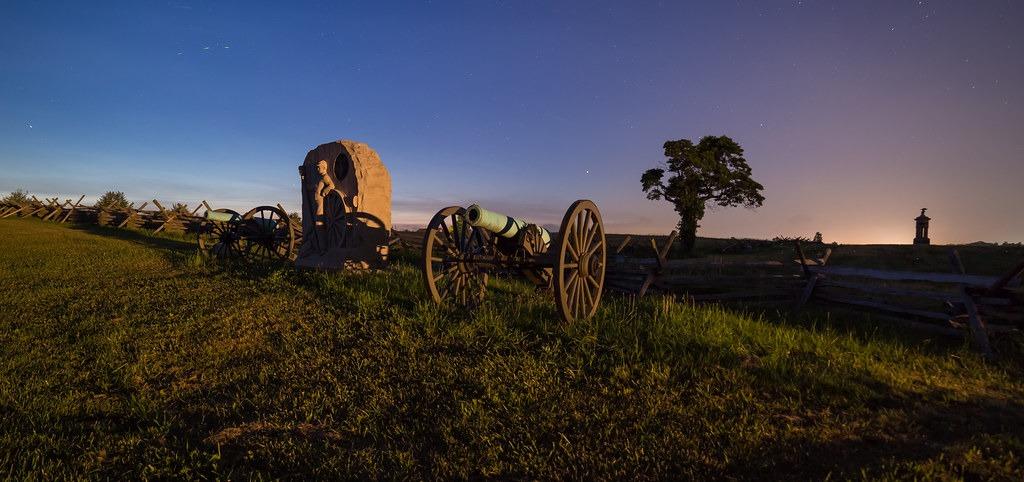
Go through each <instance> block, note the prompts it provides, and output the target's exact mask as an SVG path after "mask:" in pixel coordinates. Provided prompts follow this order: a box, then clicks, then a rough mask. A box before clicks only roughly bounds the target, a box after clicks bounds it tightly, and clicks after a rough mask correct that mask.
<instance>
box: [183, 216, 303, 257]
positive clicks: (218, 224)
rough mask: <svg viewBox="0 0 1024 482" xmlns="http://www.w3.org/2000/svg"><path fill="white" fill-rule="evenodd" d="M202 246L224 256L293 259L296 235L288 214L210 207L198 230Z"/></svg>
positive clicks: (208, 251) (205, 249)
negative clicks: (243, 211) (242, 211)
mask: <svg viewBox="0 0 1024 482" xmlns="http://www.w3.org/2000/svg"><path fill="white" fill-rule="evenodd" d="M197 237H198V241H199V249H200V250H202V251H205V252H207V253H209V254H210V255H212V256H215V257H218V258H222V259H237V258H244V259H250V260H267V261H274V260H283V261H287V260H291V259H293V258H294V253H295V246H296V236H295V230H294V229H293V228H292V224H291V220H289V219H288V213H286V212H285V211H284V209H281V208H280V207H275V206H259V207H256V208H253V209H250V210H249V211H248V212H246V213H245V214H239V213H238V212H237V211H233V210H231V209H225V208H219V209H212V210H207V211H206V213H204V214H203V221H202V222H201V224H200V225H199V227H198V229H197Z"/></svg>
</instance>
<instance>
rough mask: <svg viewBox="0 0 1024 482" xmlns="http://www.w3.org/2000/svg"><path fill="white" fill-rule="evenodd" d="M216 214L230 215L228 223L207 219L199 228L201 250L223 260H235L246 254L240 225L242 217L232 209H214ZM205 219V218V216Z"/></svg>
mask: <svg viewBox="0 0 1024 482" xmlns="http://www.w3.org/2000/svg"><path fill="white" fill-rule="evenodd" d="M213 212H215V213H224V214H228V215H230V218H229V220H227V221H217V220H213V219H207V220H206V221H203V225H202V226H201V227H200V228H199V235H198V238H199V249H200V250H202V251H205V252H206V253H209V254H210V255H212V256H216V257H218V258H222V259H235V258H238V257H240V256H242V255H243V254H244V243H243V240H242V233H240V232H239V229H238V227H239V223H240V221H241V220H242V217H241V216H239V214H238V213H237V212H235V211H232V210H230V209H223V208H221V209H214V210H213ZM204 217H205V216H204Z"/></svg>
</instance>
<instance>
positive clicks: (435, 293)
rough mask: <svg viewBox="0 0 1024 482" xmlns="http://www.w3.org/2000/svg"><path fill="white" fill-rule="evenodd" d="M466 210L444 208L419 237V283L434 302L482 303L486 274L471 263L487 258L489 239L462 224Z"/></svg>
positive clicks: (484, 233)
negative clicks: (420, 248)
mask: <svg viewBox="0 0 1024 482" xmlns="http://www.w3.org/2000/svg"><path fill="white" fill-rule="evenodd" d="M465 215H466V210H465V209H464V208H461V207H459V206H451V207H447V208H444V209H442V210H440V211H438V212H437V214H435V215H434V217H433V219H431V220H430V224H428V225H427V232H426V233H425V234H424V236H423V281H424V283H425V284H426V286H427V292H428V293H429V294H430V297H431V299H433V300H434V302H436V303H438V304H441V303H444V302H446V301H454V302H456V303H459V304H461V305H463V306H472V305H475V304H478V303H479V302H481V301H483V298H484V294H485V293H486V291H487V273H486V272H484V271H483V270H482V269H481V267H480V266H479V265H477V264H475V263H473V262H472V258H473V257H474V256H478V255H485V254H488V253H487V252H488V250H489V244H488V243H489V237H488V235H487V233H486V232H485V231H484V230H482V229H479V228H475V227H471V226H469V223H467V222H466V218H465Z"/></svg>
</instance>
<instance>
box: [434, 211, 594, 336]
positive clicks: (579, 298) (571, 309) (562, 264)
mask: <svg viewBox="0 0 1024 482" xmlns="http://www.w3.org/2000/svg"><path fill="white" fill-rule="evenodd" d="M422 249H423V260H422V266H421V268H422V272H423V281H424V284H425V286H426V289H427V292H428V294H429V296H430V297H431V299H433V300H434V301H435V302H436V303H439V304H441V303H456V304H460V305H463V306H473V305H475V304H477V303H479V302H481V301H482V300H483V298H484V296H485V294H486V291H487V279H488V276H489V275H491V274H500V273H518V274H521V275H522V276H523V277H525V278H526V279H527V280H529V281H530V282H532V283H533V284H534V285H536V286H538V287H543V288H548V289H551V290H552V291H553V293H554V298H555V306H556V307H557V309H558V313H559V315H560V316H561V317H562V319H563V320H564V321H566V322H568V323H571V322H573V321H575V320H579V319H585V318H589V317H590V316H592V315H593V314H594V313H595V312H596V311H597V308H598V305H599V304H600V302H601V293H602V291H603V289H604V273H605V264H606V263H605V262H606V258H607V251H608V250H607V246H606V242H605V234H604V223H603V221H602V219H601V212H600V211H599V210H598V209H597V205H595V204H594V203H593V202H592V201H589V200H579V201H576V202H575V203H573V204H572V205H571V206H570V207H569V209H568V210H566V213H565V216H564V217H563V218H562V224H561V226H560V228H559V230H558V232H557V233H556V236H552V234H551V233H549V232H548V231H547V230H546V229H544V228H543V227H541V226H538V225H536V224H530V223H527V222H525V221H523V220H520V219H517V218H513V217H511V216H506V215H503V214H499V213H495V212H491V211H488V210H486V209H483V208H481V207H480V206H478V205H475V204H474V205H472V206H470V207H468V208H463V207H460V206H450V207H446V208H444V209H442V210H440V211H438V212H437V214H435V215H434V217H433V218H432V219H431V220H430V223H429V224H428V225H427V229H426V232H425V234H424V238H423V247H422Z"/></svg>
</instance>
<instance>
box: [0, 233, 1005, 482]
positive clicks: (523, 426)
mask: <svg viewBox="0 0 1024 482" xmlns="http://www.w3.org/2000/svg"><path fill="white" fill-rule="evenodd" d="M1019 360H1020V358H1019V357H1012V356H1011V357H1004V358H1003V359H1001V360H1000V361H997V362H995V363H990V364H986V363H984V362H983V361H981V360H980V359H979V357H978V356H977V355H975V354H974V353H973V352H972V351H971V350H970V348H969V347H968V345H967V344H966V343H965V342H962V341H956V340H953V341H949V340H945V339H935V338H929V337H928V336H927V335H923V334H919V333H915V332H909V331H899V330H898V329H892V328H888V327H887V325H886V324H885V323H882V322H877V321H875V320H871V319H870V318H867V317H866V316H862V315H856V314H853V313H843V314H842V315H841V316H840V315H839V314H837V313H835V312H833V313H828V312H826V311H824V310H823V309H821V308H819V309H818V310H812V311H810V312H808V314H806V315H802V316H799V317H795V316H791V315H786V314H784V313H756V312H740V311H730V310H728V309H725V308H718V307H708V306H693V305H688V304H681V303H674V302H671V300H669V299H667V298H659V297H649V298H645V299H644V300H642V301H640V302H634V301H631V300H629V299H623V298H618V299H616V298H608V299H606V301H605V302H604V304H603V307H602V309H601V310H600V311H599V313H598V315H597V316H596V317H595V318H594V319H592V320H590V321H588V322H584V323H578V324H575V325H572V326H564V325H562V324H560V323H559V322H558V321H557V315H556V313H555V309H554V305H553V303H552V302H551V300H550V295H548V294H546V293H538V292H535V291H534V290H533V289H532V288H530V287H528V286H526V285H525V284H522V283H519V282H517V281H511V280H495V281H493V282H492V290H491V292H490V294H489V301H488V302H487V303H486V304H485V305H484V306H483V307H482V308H481V309H479V310H477V311H476V312H473V313H464V312H460V311H458V310H455V309H444V308H439V307H435V306H433V305H432V304H430V303H428V302H427V301H425V299H424V296H423V295H422V294H421V285H420V278H419V274H418V272H417V271H416V269H415V268H414V267H413V265H412V264H411V262H410V260H408V259H406V260H402V259H399V260H398V261H397V262H396V263H395V264H394V265H393V266H392V268H391V269H389V270H387V271H386V272H381V273H362V274H353V273H347V274H346V273H341V274H324V273H314V272H296V271H294V270H293V269H290V268H288V267H284V266H278V267H274V266H246V265H235V266H225V265H222V264H218V263H211V262H207V261H206V260H204V259H203V258H201V257H199V256H197V255H195V254H194V247H193V246H192V245H191V244H189V243H187V242H185V241H182V240H176V239H173V238H167V237H154V236H152V235H148V234H145V233H140V232H132V231H126V230H114V229H100V228H73V227H68V226H61V225H56V224H52V223H45V222H41V221H37V220H30V219H29V220H21V219H13V220H12V219H5V220H2V221H0V477H5V476H6V477H11V478H13V479H31V478H37V479H53V478H63V477H74V478H80V477H86V478H131V479H136V478H164V477H169V478H222V479H225V478H231V479H249V478H298V479H307V478H314V477H320V478H328V477H332V478H389V479H390V478H426V477H445V478H475V477H501V478H530V479H532V478H578V479H591V478H602V479H612V478H716V479H718V478H740V479H762V478H768V477H772V478H787V479H793V478H795V479H808V478H810V479H820V478H824V477H831V478H834V479H847V478H855V479H859V478H872V479H874V478H901V479H902V478H924V479H930V478H937V479H958V478H964V479H970V480H979V479H1004V480H1021V479H1022V478H1024V460H1022V457H1024V378H1022V374H1024V367H1022V366H1021V364H1020V361H1019Z"/></svg>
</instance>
